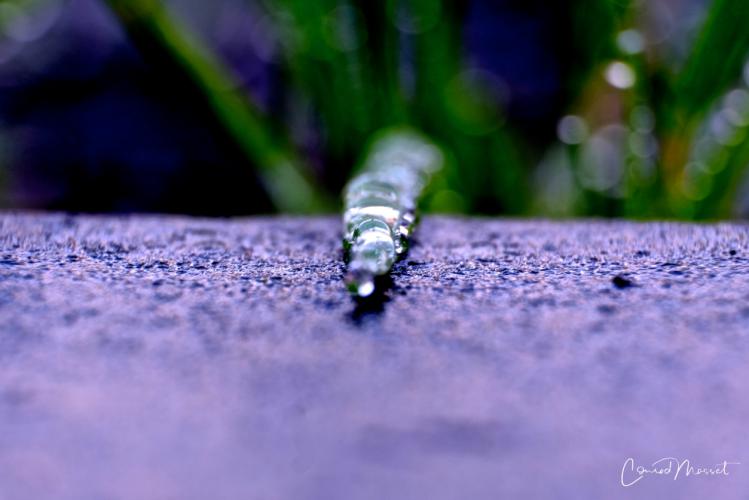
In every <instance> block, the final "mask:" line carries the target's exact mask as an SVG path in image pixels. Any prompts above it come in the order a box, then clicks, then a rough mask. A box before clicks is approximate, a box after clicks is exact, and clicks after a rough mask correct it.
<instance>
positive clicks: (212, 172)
mask: <svg viewBox="0 0 749 500" xmlns="http://www.w3.org/2000/svg"><path fill="white" fill-rule="evenodd" d="M748 56H749V2H747V1H746V0H712V1H708V0H647V1H646V0H568V1H559V2H549V1H542V0H524V1H511V0H470V1H459V0H381V1H377V2H371V1H361V0H356V1H355V0H215V1H211V2H205V1H200V0H168V1H167V0H0V204H1V205H2V206H3V207H26V208H39V209H61V210H69V211H96V212H108V211H114V212H130V211H157V212H181V213H190V214H205V215H239V214H249V213H260V212H271V211H288V212H316V211H332V210H335V209H337V208H338V207H339V203H340V202H339V196H338V195H339V193H340V190H341V188H342V187H343V185H344V184H345V182H346V181H347V180H348V179H349V178H350V176H351V175H352V172H354V170H355V168H356V166H357V164H358V163H359V162H360V161H361V158H360V154H361V152H362V151H364V150H365V149H366V145H367V143H368V141H369V138H370V137H372V136H373V134H375V133H376V132H377V131H379V130H382V129H383V128H385V127H390V126H394V125H409V126H411V127H413V128H416V129H418V130H420V131H422V132H423V133H424V134H426V135H427V136H429V137H431V138H432V140H433V141H434V142H435V143H437V144H438V145H440V146H441V147H442V148H443V150H444V151H445V153H446V158H447V165H446V168H445V169H444V170H443V171H442V173H441V175H440V176H439V177H438V178H437V179H436V180H435V182H434V185H433V186H432V188H431V190H430V192H429V194H428V195H427V197H426V199H425V200H424V205H425V209H427V210H431V211H437V212H459V213H480V214H512V215H543V216H551V217H566V216H624V217H637V218H650V217H661V218H663V217H665V218H683V219H716V218H729V217H734V218H738V217H747V216H749V135H747V131H748V129H749V64H747V58H748Z"/></svg>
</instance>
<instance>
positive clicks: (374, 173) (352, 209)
mask: <svg viewBox="0 0 749 500" xmlns="http://www.w3.org/2000/svg"><path fill="white" fill-rule="evenodd" d="M441 163H442V153H441V152H440V151H439V149H437V148H436V147H435V146H433V145H431V144H430V143H428V142H426V141H425V140H423V139H421V137H419V136H417V135H414V134H410V133H404V132H400V133H391V134H390V135H387V136H385V137H383V138H381V139H380V140H379V141H378V142H376V143H375V145H374V146H373V148H372V150H371V151H370V154H369V156H368V159H367V161H366V162H365V165H364V172H363V173H362V174H360V175H359V176H357V177H355V178H354V179H353V180H352V181H351V182H349V184H348V185H347V186H346V189H345V190H344V203H345V211H344V214H343V223H344V232H345V234H344V248H345V249H347V251H348V255H349V271H348V274H347V278H346V281H347V284H348V288H349V290H350V291H351V292H352V293H354V294H356V295H358V296H360V297H366V296H369V295H371V294H372V293H374V289H375V284H374V283H375V282H374V278H375V277H376V276H381V275H383V274H386V273H388V272H389V271H390V269H391V268H392V266H393V264H394V262H395V260H396V259H397V258H398V257H399V256H401V255H403V254H405V252H406V249H407V248H408V241H407V238H408V236H409V235H410V234H411V233H412V231H413V226H414V224H415V220H416V218H415V216H414V209H415V207H416V202H417V200H418V197H419V196H420V194H421V191H422V190H423V189H424V187H425V186H426V184H427V182H428V181H429V178H430V176H431V175H432V173H433V172H435V171H436V170H437V169H438V168H439V167H440V165H441Z"/></svg>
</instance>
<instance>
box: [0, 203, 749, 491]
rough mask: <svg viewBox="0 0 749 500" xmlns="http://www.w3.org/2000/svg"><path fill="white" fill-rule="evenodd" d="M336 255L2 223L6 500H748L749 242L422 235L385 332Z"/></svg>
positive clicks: (178, 232) (217, 225) (612, 227)
mask: <svg viewBox="0 0 749 500" xmlns="http://www.w3.org/2000/svg"><path fill="white" fill-rule="evenodd" d="M337 230H338V222H337V220H336V219H335V218H320V219H291V218H275V219H274V218H265V219H241V220H233V221H220V220H200V219H188V218H175V217H155V216H154V217H131V218H113V217H69V216H62V215H39V214H17V215H13V214H6V215H4V216H0V319H1V321H0V498H2V499H3V500H5V499H26V498H33V499H48V498H50V499H58V498H60V499H131V498H143V499H172V498H173V499H204V498H211V499H233V498H237V499H248V498H249V499H275V498H284V499H286V498H289V499H317V498H321V499H339V498H340V499H382V498H397V499H401V498H402V499H422V498H429V499H453V498H455V499H465V498H471V499H483V498H487V499H496V498H525V499H546V498H555V499H559V498H563V499H564V498H569V499H602V498H606V499H611V498H613V499H616V498H654V499H655V498H659V499H660V498H682V499H684V498H686V499H692V498H694V499H704V498H713V499H717V498H720V499H723V498H725V499H734V498H735V499H739V498H745V495H746V492H747V491H749V456H746V455H747V453H748V451H747V450H749V433H747V432H746V422H747V421H749V396H747V386H748V385H749V382H747V380H749V363H747V350H748V349H747V348H748V347H749V229H748V228H747V226H741V225H718V226H714V225H699V226H697V225H675V224H634V223H621V222H612V223H607V222H571V223H550V222H540V221H526V222H519V221H501V220H489V219H451V218H439V217H437V218H427V219H426V220H425V221H424V223H423V224H422V227H420V233H419V239H420V243H419V244H418V245H417V246H415V247H414V248H413V249H412V251H411V253H410V254H409V256H408V257H407V259H406V260H404V261H403V262H402V263H400V264H399V265H398V268H397V270H396V272H395V273H394V274H395V277H394V280H395V286H394V288H393V289H392V290H391V292H390V296H391V300H390V301H388V302H387V303H385V304H384V306H383V308H382V311H381V312H377V311H375V312H369V313H362V312H361V311H359V312H353V304H352V302H351V299H350V298H349V297H348V296H347V295H346V293H345V291H344V289H343V286H342V284H341V281H340V280H341V276H342V272H343V268H342V265H341V263H340V262H339V249H338V247H339V238H338V233H337ZM617 276H619V278H618V279H616V280H615V279H614V278H616V277H617ZM628 285H630V286H628ZM666 456H675V457H679V458H681V459H691V460H692V462H693V463H694V464H695V465H712V464H714V463H716V462H720V461H723V460H728V461H734V462H745V463H743V464H742V465H736V466H732V467H731V468H729V472H730V475H729V476H721V477H694V476H690V477H683V475H682V477H679V478H678V479H677V480H673V478H672V477H671V478H666V477H645V478H644V479H643V480H642V481H640V483H638V484H636V485H635V486H633V487H631V488H626V489H625V488H623V487H622V486H621V485H620V484H619V483H620V477H619V476H620V472H621V469H622V466H623V464H624V461H625V459H626V458H628V457H633V458H634V459H635V460H636V462H637V464H643V465H646V464H649V463H650V462H653V461H655V460H657V459H658V458H661V457H666Z"/></svg>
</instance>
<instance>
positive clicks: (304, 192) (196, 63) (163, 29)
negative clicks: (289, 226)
mask: <svg viewBox="0 0 749 500" xmlns="http://www.w3.org/2000/svg"><path fill="white" fill-rule="evenodd" d="M105 2H106V3H107V4H108V5H109V7H110V8H111V9H112V11H113V12H114V13H115V14H116V15H117V17H118V18H119V19H120V21H121V22H122V24H123V26H124V27H125V29H126V30H127V31H128V32H130V33H132V32H139V33H140V34H141V35H145V36H148V37H149V39H150V40H149V41H150V42H152V43H156V44H158V46H159V47H161V48H163V49H164V50H165V51H166V52H168V54H169V55H170V56H171V58H173V59H174V60H175V61H176V62H177V63H178V64H179V65H180V66H181V67H182V69H183V70H184V71H185V72H186V73H187V74H188V76H189V77H190V78H191V79H192V81H193V82H194V83H195V84H196V85H197V86H198V87H199V89H200V90H201V93H202V95H203V96H204V97H205V99H206V101H207V102H208V104H209V106H210V107H211V109H212V111H213V112H214V113H215V115H216V117H217V118H218V119H219V121H220V122H221V124H222V125H223V126H224V127H225V129H226V131H227V132H228V134H229V135H230V136H231V137H232V138H233V139H234V141H236V143H237V144H238V145H239V147H240V148H241V150H242V152H243V153H244V155H245V156H246V157H247V159H248V160H249V161H250V162H252V164H253V165H255V166H256V167H257V168H258V170H259V175H260V178H261V181H262V182H263V185H264V187H265V188H266V190H267V191H268V193H269V195H270V197H271V200H272V201H273V203H274V204H275V206H276V207H277V208H278V209H279V210H281V211H285V212H307V211H321V210H324V209H326V208H328V207H329V206H330V204H329V203H328V201H327V200H326V199H325V196H324V195H323V194H322V192H321V191H320V190H319V189H318V188H317V187H316V186H315V184H314V182H313V181H312V179H311V177H310V176H309V175H308V173H307V172H306V171H305V170H304V169H303V168H302V166H301V162H300V161H299V159H298V158H296V157H295V155H294V154H292V153H291V152H289V151H287V150H286V149H285V148H283V147H281V146H280V145H279V144H278V143H277V142H276V141H275V140H274V138H273V136H272V134H271V133H270V131H269V130H268V129H267V127H266V124H265V123H264V122H263V120H262V119H261V118H260V116H259V113H258V111H256V110H255V109H254V107H253V106H252V104H251V103H250V102H249V100H248V98H247V96H245V95H243V94H242V92H241V91H240V90H239V89H237V85H236V81H235V79H234V78H233V77H232V75H231V72H230V70H229V69H228V68H226V67H225V66H224V65H223V64H222V63H221V62H220V61H219V60H218V59H217V58H216V57H215V55H214V54H212V53H211V51H210V50H209V49H208V48H207V47H205V46H204V45H202V44H201V43H200V41H199V40H198V39H197V37H195V36H194V35H193V34H192V33H191V32H190V31H189V30H188V29H187V28H186V27H185V26H184V25H183V24H182V23H180V22H179V21H178V20H176V19H175V18H174V17H173V16H172V15H171V14H170V13H169V12H168V10H167V8H166V7H165V6H164V5H163V2H161V1H160V0H105Z"/></svg>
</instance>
